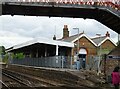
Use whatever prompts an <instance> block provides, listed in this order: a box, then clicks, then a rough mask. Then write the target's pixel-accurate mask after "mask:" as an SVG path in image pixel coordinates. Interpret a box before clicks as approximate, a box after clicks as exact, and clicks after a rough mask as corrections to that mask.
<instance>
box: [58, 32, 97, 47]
mask: <svg viewBox="0 0 120 89" xmlns="http://www.w3.org/2000/svg"><path fill="white" fill-rule="evenodd" d="M82 37H86V38H87V39H88V40H89V41H90V42H91V43H93V44H94V45H95V46H97V45H96V44H95V43H94V41H92V40H91V39H90V38H89V37H88V36H87V35H85V34H84V33H80V34H79V39H80V38H82ZM58 40H62V41H66V42H72V43H74V42H75V41H77V40H78V34H76V35H72V36H70V37H67V38H64V39H58Z"/></svg>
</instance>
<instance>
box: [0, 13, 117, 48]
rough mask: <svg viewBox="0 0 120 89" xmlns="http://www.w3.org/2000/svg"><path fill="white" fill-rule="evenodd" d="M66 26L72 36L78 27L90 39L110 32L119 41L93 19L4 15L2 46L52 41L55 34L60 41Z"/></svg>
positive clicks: (0, 34) (0, 32) (1, 19)
mask: <svg viewBox="0 0 120 89" xmlns="http://www.w3.org/2000/svg"><path fill="white" fill-rule="evenodd" d="M64 25H68V29H69V32H70V35H73V34H77V30H73V28H75V27H77V28H79V29H80V32H83V31H84V32H85V34H86V35H87V36H89V37H95V36H96V34H98V33H100V34H102V35H103V36H104V35H105V34H106V31H109V33H110V35H111V38H112V40H114V41H115V42H117V40H118V38H117V37H118V34H117V33H116V32H114V31H112V30H111V29H109V28H108V27H106V26H104V25H103V24H101V23H99V22H97V21H96V20H93V19H86V20H84V19H82V18H61V17H51V18H49V17H36V16H10V15H4V16H0V45H3V46H5V47H6V48H9V47H11V46H13V45H16V44H19V43H22V42H25V41H29V40H31V39H33V38H37V37H45V38H48V39H52V38H53V35H54V34H56V37H57V39H59V38H62V36H63V27H64Z"/></svg>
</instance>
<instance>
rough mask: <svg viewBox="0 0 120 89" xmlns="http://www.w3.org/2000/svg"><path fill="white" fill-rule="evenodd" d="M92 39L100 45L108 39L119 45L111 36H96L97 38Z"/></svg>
mask: <svg viewBox="0 0 120 89" xmlns="http://www.w3.org/2000/svg"><path fill="white" fill-rule="evenodd" d="M92 40H93V41H94V42H95V43H96V45H98V46H100V45H101V44H102V43H104V42H105V41H106V40H109V41H111V42H112V43H113V44H114V45H115V46H117V44H116V43H115V42H114V41H113V40H112V39H111V38H110V37H106V36H101V37H96V38H92Z"/></svg>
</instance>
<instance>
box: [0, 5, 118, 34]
mask: <svg viewBox="0 0 120 89" xmlns="http://www.w3.org/2000/svg"><path fill="white" fill-rule="evenodd" d="M2 15H28V16H49V17H71V18H84V19H86V18H90V19H95V20H97V21H99V22H101V23H102V24H104V25H106V26H107V27H109V28H110V29H112V30H114V31H115V32H117V33H119V34H120V16H116V15H115V14H113V13H112V12H110V11H108V10H106V9H99V8H73V7H71V8H70V7H69V8H68V7H54V6H52V7H49V6H44V7H43V6H28V5H24V6H22V5H19V6H18V5H8V4H3V5H2Z"/></svg>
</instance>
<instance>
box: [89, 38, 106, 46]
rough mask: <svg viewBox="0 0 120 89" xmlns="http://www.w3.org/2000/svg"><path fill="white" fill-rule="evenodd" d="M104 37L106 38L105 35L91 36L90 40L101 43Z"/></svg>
mask: <svg viewBox="0 0 120 89" xmlns="http://www.w3.org/2000/svg"><path fill="white" fill-rule="evenodd" d="M105 38H106V36H102V37H95V38H91V40H93V41H94V42H95V43H96V44H97V45H98V44H99V43H101V42H102V41H103V40H104V39H105Z"/></svg>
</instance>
